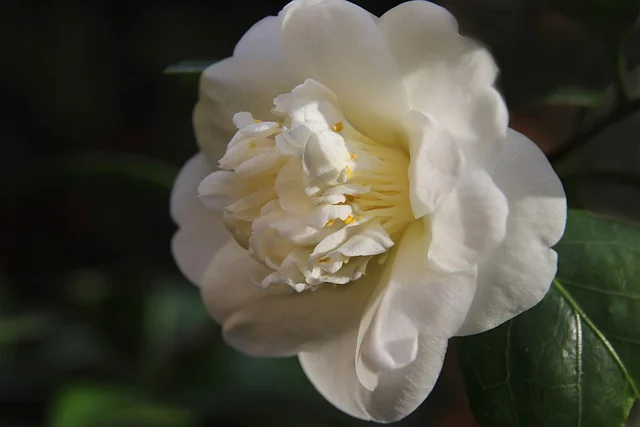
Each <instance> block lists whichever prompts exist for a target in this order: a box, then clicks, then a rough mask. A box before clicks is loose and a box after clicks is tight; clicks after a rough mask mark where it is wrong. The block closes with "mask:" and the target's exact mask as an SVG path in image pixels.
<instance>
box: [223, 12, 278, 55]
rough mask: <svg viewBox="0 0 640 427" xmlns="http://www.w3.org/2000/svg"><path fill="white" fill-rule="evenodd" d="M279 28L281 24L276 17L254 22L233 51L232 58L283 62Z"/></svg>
mask: <svg viewBox="0 0 640 427" xmlns="http://www.w3.org/2000/svg"><path fill="white" fill-rule="evenodd" d="M281 27H282V22H281V20H280V17H278V16H267V17H266V18H263V19H261V20H260V21H258V22H256V23H255V24H253V26H252V27H251V28H249V30H248V31H247V32H246V33H244V35H243V36H242V37H241V38H240V41H239V42H238V43H237V44H236V47H235V48H234V49H233V56H236V57H241V56H245V57H252V58H258V57H266V58H271V59H278V60H283V59H282V43H281V41H280V29H281Z"/></svg>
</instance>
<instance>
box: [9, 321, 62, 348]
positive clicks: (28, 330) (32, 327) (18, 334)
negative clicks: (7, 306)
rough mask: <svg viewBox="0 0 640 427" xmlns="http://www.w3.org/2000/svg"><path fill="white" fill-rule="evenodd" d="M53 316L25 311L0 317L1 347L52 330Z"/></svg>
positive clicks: (42, 334)
mask: <svg viewBox="0 0 640 427" xmlns="http://www.w3.org/2000/svg"><path fill="white" fill-rule="evenodd" d="M50 326H51V318H50V316H47V315H45V314H42V313H24V314H18V315H15V316H10V317H1V318H0V347H1V346H6V345H11V344H14V343H16V342H19V341H24V340H29V339H33V338H38V337H42V336H44V335H45V334H47V333H48V332H49V330H50Z"/></svg>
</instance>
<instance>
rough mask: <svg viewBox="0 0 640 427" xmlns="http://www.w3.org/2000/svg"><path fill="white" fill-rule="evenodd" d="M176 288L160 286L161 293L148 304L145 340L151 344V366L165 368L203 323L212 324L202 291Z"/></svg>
mask: <svg viewBox="0 0 640 427" xmlns="http://www.w3.org/2000/svg"><path fill="white" fill-rule="evenodd" d="M180 285H181V286H178V285H177V284H175V285H173V286H169V285H162V284H158V288H157V290H156V291H155V292H154V293H153V294H152V295H150V296H149V298H148V299H147V301H146V306H145V313H144V326H143V331H144V336H145V337H146V340H147V346H146V347H147V351H148V357H147V359H146V363H147V364H149V365H150V366H152V365H154V364H158V366H156V368H161V367H162V364H163V363H166V362H167V361H168V359H169V358H171V357H172V356H173V354H174V353H176V352H178V351H180V348H179V347H180V346H181V345H182V344H183V341H184V340H188V338H190V336H191V335H192V334H194V333H195V332H197V329H198V328H199V327H200V326H201V325H202V324H203V323H207V324H209V323H212V322H213V321H212V320H210V318H209V316H208V315H207V311H206V310H205V308H204V305H203V303H202V300H201V299H200V294H199V292H198V290H197V289H196V288H195V287H193V286H189V285H188V284H187V283H180Z"/></svg>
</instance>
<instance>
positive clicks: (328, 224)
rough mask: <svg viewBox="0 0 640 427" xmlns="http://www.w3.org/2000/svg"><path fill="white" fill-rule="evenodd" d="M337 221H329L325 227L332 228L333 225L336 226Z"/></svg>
mask: <svg viewBox="0 0 640 427" xmlns="http://www.w3.org/2000/svg"><path fill="white" fill-rule="evenodd" d="M335 222H336V221H335V220H334V219H330V220H329V221H327V223H326V224H325V225H324V226H325V227H331V226H332V225H333V224H335Z"/></svg>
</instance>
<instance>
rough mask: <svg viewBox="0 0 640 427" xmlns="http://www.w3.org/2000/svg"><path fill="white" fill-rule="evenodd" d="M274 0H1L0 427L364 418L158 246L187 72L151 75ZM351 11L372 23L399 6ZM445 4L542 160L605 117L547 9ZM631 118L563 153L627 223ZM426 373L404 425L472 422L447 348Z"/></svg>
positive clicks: (574, 195)
mask: <svg viewBox="0 0 640 427" xmlns="http://www.w3.org/2000/svg"><path fill="white" fill-rule="evenodd" d="M569 2H570V1H569ZM285 3H286V2H284V1H262V2H259V3H258V2H253V3H252V2H245V1H242V2H240V1H225V2H221V1H220V2H218V1H213V0H207V1H204V0H202V1H196V0H189V1H179V0H174V1H164V2H156V1H136V2H129V1H115V0H114V1H106V0H103V1H94V2H82V1H62V0H57V1H56V0H30V1H27V0H25V1H18V0H3V1H2V5H1V8H0V49H1V53H0V57H1V58H2V59H1V61H2V62H1V63H0V64H1V65H2V66H1V67H0V102H1V105H2V107H1V108H0V141H1V144H2V145H1V150H0V183H1V185H0V196H1V200H2V205H1V206H2V208H1V209H0V221H1V222H0V224H2V231H1V234H0V242H1V245H0V427H4V426H7V427H23V426H45V425H46V426H53V427H85V426H110V427H111V426H114V427H118V426H154V427H155V426H180V427H182V426H185V427H186V426H203V425H206V426H216V425H219V426H259V425H277V426H283V427H286V426H301V427H316V426H328V425H343V426H347V425H363V424H364V423H362V422H359V421H355V420H352V419H350V418H349V417H347V416H345V415H343V414H341V413H340V412H339V411H338V410H336V409H334V408H333V407H332V406H331V405H329V404H328V403H326V402H325V401H324V400H323V398H322V397H320V395H319V394H318V393H317V392H316V391H315V390H314V389H313V387H312V386H311V385H310V384H309V383H308V382H307V380H306V378H305V377H304V375H303V374H302V372H301V370H300V368H299V366H298V364H297V361H296V360H295V359H287V360H268V359H262V360H258V359H251V358H248V357H245V356H242V355H240V354H238V353H236V352H235V351H234V350H232V349H231V348H229V347H227V346H226V345H225V344H224V343H223V342H222V340H221V339H220V337H219V328H218V326H217V325H216V324H215V323H214V322H213V321H212V320H210V319H209V318H208V317H207V315H206V312H205V310H204V308H203V306H202V304H201V303H200V300H199V295H198V291H197V289H196V288H195V287H193V286H192V285H191V284H189V283H188V282H187V281H186V279H184V278H183V277H182V276H181V275H180V273H179V271H178V270H177V268H176V266H175V264H174V262H173V260H172V257H171V254H170V251H169V242H170V239H171V236H172V234H173V232H174V231H175V226H174V224H172V222H171V220H170V218H169V214H168V198H169V193H170V189H171V185H172V182H173V179H174V177H175V174H176V173H177V171H178V170H179V168H180V166H181V165H182V164H183V163H184V162H185V161H186V160H187V159H188V158H189V157H190V156H192V155H193V154H195V152H196V146H195V142H194V139H193V134H192V130H191V112H192V108H193V105H194V103H195V101H196V98H197V83H198V76H197V74H178V75H165V74H164V73H163V71H164V70H165V68H166V67H167V66H169V65H172V64H175V63H178V62H180V61H182V60H185V59H193V60H210V61H211V62H213V61H214V60H216V59H221V58H224V57H226V56H229V55H230V54H231V52H232V49H233V46H234V44H235V42H236V41H237V40H238V39H239V38H240V36H241V35H242V34H243V33H244V32H245V31H246V30H247V29H248V28H249V27H250V26H251V25H252V24H253V23H254V22H256V21H257V20H259V19H260V18H262V17H264V16H266V15H269V14H275V13H277V11H278V10H280V8H281V7H282V6H283V5H284V4H285ZM357 3H358V4H360V5H362V6H363V7H365V8H367V9H368V10H370V11H372V12H373V13H375V14H377V15H380V14H382V13H384V12H385V11H386V10H388V9H390V8H391V7H393V6H394V5H396V4H398V3H400V2H396V1H378V0H376V1H367V0H361V1H359V2H357ZM441 3H444V4H445V6H446V7H448V8H449V9H450V10H451V11H452V12H453V13H454V14H455V15H456V17H457V18H458V19H459V21H460V23H461V27H462V30H463V32H464V33H466V34H469V35H472V36H474V37H476V38H478V39H480V40H481V41H483V42H484V43H485V44H487V45H488V46H489V48H490V49H491V50H492V52H493V53H494V55H495V56H496V60H497V62H498V64H499V66H500V68H501V70H502V76H501V80H500V88H501V90H502V91H503V92H504V94H505V96H506V99H507V102H508V105H509V108H510V110H511V117H512V123H511V125H512V127H515V128H516V129H518V130H520V131H522V132H523V133H525V134H527V135H528V136H530V137H531V138H532V139H534V140H535V142H536V143H538V144H539V145H540V146H541V147H542V148H543V150H545V152H547V153H548V154H549V155H551V156H553V155H554V153H557V152H558V150H561V149H562V146H563V144H565V143H566V142H567V141H571V140H572V138H573V137H574V136H575V135H580V132H582V131H583V130H585V129H589V126H591V125H592V124H593V123H597V121H598V119H599V118H600V117H606V115H607V114H609V113H610V111H611V108H610V107H609V106H608V105H610V104H611V102H612V100H613V99H614V98H615V96H614V91H613V90H609V92H602V91H603V90H605V89H606V88H607V87H608V86H609V85H610V84H611V83H612V82H613V81H614V80H615V78H616V70H615V61H614V60H613V52H614V51H615V49H612V48H611V45H610V43H609V44H608V41H607V38H606V37H604V38H603V37H599V36H601V34H595V33H594V31H593V27H589V26H587V27H585V26H583V25H581V24H580V22H578V20H575V19H572V18H571V17H567V16H566V15H563V14H562V13H560V12H559V8H558V7H557V5H556V2H553V3H552V2H545V1H542V0H539V1H525V0H520V1H516V0H513V1H512V0H449V1H444V2H441ZM565 3H566V2H565ZM589 13H591V12H589ZM588 17H590V18H593V19H596V21H598V22H600V21H602V22H604V21H607V19H609V18H611V20H612V22H613V24H614V25H616V26H617V25H622V24H619V22H624V21H625V19H629V17H628V16H627V17H626V18H625V16H624V14H623V15H622V16H619V15H615V16H613V15H611V16H607V15H606V14H605V15H603V16H595V15H593V14H591V15H588ZM631 18H632V19H635V15H634V16H631ZM593 19H592V20H593ZM616 20H617V21H616ZM618 21H619V22H618ZM607 22H609V21H607ZM636 40H637V36H636V35H635V33H634V34H632V35H631V37H630V38H629V39H628V41H627V43H626V44H625V46H626V54H625V57H626V58H627V60H628V68H629V69H632V68H633V65H634V64H635V62H637V61H635V58H637V57H638V56H639V55H638V54H637V52H636V51H638V50H640V45H639V44H638V43H636ZM630 80H631V83H632V84H630V87H631V91H633V90H634V87H635V86H634V85H633V81H634V78H633V73H631V76H630ZM594 91H595V92H594ZM567 93H570V94H571V93H578V94H580V96H582V97H576V96H573V97H572V96H569V95H567ZM594 93H595V94H596V95H597V96H596V95H593V94H594ZM603 93H605V94H606V95H605V96H604V97H602V96H601V95H602V94H603ZM637 123H638V120H637V117H636V116H634V115H631V116H629V119H627V120H623V121H616V122H615V123H614V124H613V126H612V129H610V130H608V131H605V132H600V133H598V134H597V135H593V136H594V137H593V138H590V139H592V140H593V141H590V144H589V146H590V147H587V148H586V149H584V150H580V151H579V152H578V153H577V154H576V156H575V157H573V158H569V160H570V161H569V162H566V164H567V165H568V166H566V170H567V171H569V172H567V176H568V178H567V181H565V184H566V185H567V188H568V191H569V194H570V198H571V201H572V203H573V204H576V205H585V206H588V207H591V208H594V209H596V210H600V211H604V212H608V213H613V214H615V215H617V216H620V217H622V218H626V219H627V220H634V218H635V219H637V218H638V217H640V215H639V214H638V213H639V208H638V206H636V205H634V203H637V202H634V200H640V198H639V197H638V193H637V190H634V189H632V188H631V187H630V186H628V185H626V184H625V183H624V182H620V180H615V179H613V178H612V176H614V175H617V174H620V173H623V172H625V171H627V172H630V173H636V172H638V170H639V168H638V164H639V163H638V160H639V159H640V151H639V150H638V144H637V141H636V140H635V137H634V136H635V135H637V133H636V132H637V130H638V129H637ZM611 132H613V136H611V135H612V134H611ZM585 170H587V171H597V172H598V173H600V174H601V175H602V176H603V177H604V179H603V180H599V181H597V182H594V181H593V180H591V179H589V180H586V181H585V180H584V179H583V178H584V171H585ZM625 173H626V172H625ZM569 181H570V182H569ZM568 182H569V183H568ZM567 183H568V184H567ZM630 191H631V193H629V192H630ZM633 191H636V192H635V193H634V192H633ZM441 378H442V379H443V381H441V382H440V384H439V385H438V386H437V388H436V391H434V393H433V394H432V395H431V396H430V398H429V399H428V401H427V403H426V404H424V405H423V406H422V407H421V408H420V409H419V410H418V411H417V412H416V413H415V414H413V415H411V416H410V417H408V418H407V419H406V420H405V421H403V422H402V423H401V425H405V426H425V425H444V426H463V427H465V426H473V425H474V422H473V420H472V418H471V416H470V414H469V413H468V409H467V404H466V401H465V397H464V389H463V386H462V383H461V380H460V378H459V374H458V372H457V368H456V361H455V355H454V354H453V353H452V354H450V355H449V357H448V361H447V365H446V367H445V371H444V373H443V375H442V377H441Z"/></svg>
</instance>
